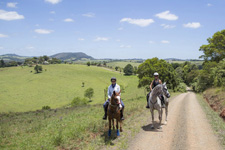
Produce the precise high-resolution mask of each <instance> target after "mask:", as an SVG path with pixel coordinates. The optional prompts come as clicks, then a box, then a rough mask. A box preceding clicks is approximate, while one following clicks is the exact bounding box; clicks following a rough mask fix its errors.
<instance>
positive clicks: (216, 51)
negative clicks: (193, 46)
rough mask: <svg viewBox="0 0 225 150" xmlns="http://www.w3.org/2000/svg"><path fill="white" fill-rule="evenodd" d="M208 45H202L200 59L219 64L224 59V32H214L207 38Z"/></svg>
mask: <svg viewBox="0 0 225 150" xmlns="http://www.w3.org/2000/svg"><path fill="white" fill-rule="evenodd" d="M207 41H208V45H202V46H201V47H200V49H199V51H203V53H204V54H203V55H202V56H200V58H204V60H205V61H215V62H217V63H218V62H219V61H221V60H223V59H224V58H225V30H222V31H218V32H216V33H215V34H214V35H213V36H212V38H208V39H207Z"/></svg>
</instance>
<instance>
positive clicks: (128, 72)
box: [123, 64, 134, 76]
mask: <svg viewBox="0 0 225 150" xmlns="http://www.w3.org/2000/svg"><path fill="white" fill-rule="evenodd" d="M123 71H124V73H125V75H128V76H129V75H132V74H133V73H134V68H133V66H132V65H131V64H127V65H126V66H125V68H124V69H123Z"/></svg>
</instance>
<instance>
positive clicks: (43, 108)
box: [42, 106, 51, 110]
mask: <svg viewBox="0 0 225 150" xmlns="http://www.w3.org/2000/svg"><path fill="white" fill-rule="evenodd" d="M48 109H51V107H50V106H43V107H42V110H48Z"/></svg>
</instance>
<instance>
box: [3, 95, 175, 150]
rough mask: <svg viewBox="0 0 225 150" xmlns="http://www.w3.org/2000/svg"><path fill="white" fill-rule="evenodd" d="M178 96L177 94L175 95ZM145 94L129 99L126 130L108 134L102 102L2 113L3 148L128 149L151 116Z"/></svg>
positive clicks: (126, 111)
mask: <svg viewBox="0 0 225 150" xmlns="http://www.w3.org/2000/svg"><path fill="white" fill-rule="evenodd" d="M173 95H177V93H176V94H172V96H173ZM145 105H146V100H145V97H137V98H131V99H127V100H126V102H125V113H124V116H125V121H124V122H123V129H124V132H122V133H121V136H120V137H119V138H117V136H116V132H115V131H113V132H112V137H111V138H109V137H108V136H107V131H108V122H107V121H103V120H102V116H103V109H102V105H100V104H97V105H87V106H80V107H71V108H60V109H54V110H45V111H34V112H20V113H13V112H12V113H5V114H0V149H1V150H15V149H16V150H24V149H29V150H33V149H35V150H43V149H45V150H53V149H85V150H86V149H101V148H103V147H108V148H109V149H110V148H116V149H125V148H127V142H129V141H128V139H129V138H128V137H132V136H134V135H135V134H136V133H137V132H138V131H139V130H140V129H141V126H143V125H144V124H145V123H146V121H147V119H148V118H149V117H150V112H149V110H147V109H146V108H145Z"/></svg>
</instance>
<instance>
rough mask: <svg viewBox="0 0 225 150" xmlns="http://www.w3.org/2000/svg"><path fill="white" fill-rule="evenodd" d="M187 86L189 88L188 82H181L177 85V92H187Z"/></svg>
mask: <svg viewBox="0 0 225 150" xmlns="http://www.w3.org/2000/svg"><path fill="white" fill-rule="evenodd" d="M186 88H187V86H186V84H185V83H183V82H181V83H180V84H179V85H178V86H177V87H176V89H175V91H177V92H182V93H183V92H186Z"/></svg>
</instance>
